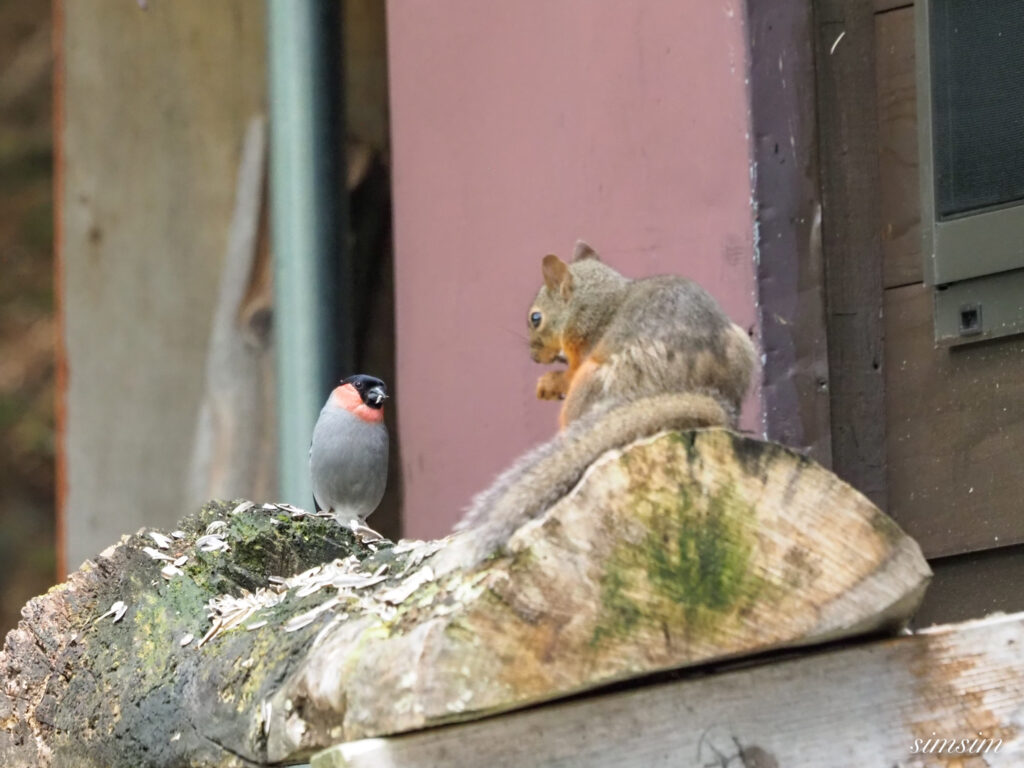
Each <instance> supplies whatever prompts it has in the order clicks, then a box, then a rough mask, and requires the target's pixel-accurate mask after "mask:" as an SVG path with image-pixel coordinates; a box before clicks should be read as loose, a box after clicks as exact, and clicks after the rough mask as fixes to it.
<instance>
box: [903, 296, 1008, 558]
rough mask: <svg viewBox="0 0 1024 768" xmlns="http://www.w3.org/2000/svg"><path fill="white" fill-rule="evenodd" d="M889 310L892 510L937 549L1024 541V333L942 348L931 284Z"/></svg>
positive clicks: (936, 552)
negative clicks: (935, 331) (1023, 505)
mask: <svg viewBox="0 0 1024 768" xmlns="http://www.w3.org/2000/svg"><path fill="white" fill-rule="evenodd" d="M885 316H886V336H885V347H886V357H887V359H888V360H889V365H888V366H887V370H886V387H887V389H888V402H887V408H886V421H887V422H888V423H887V427H886V432H887V438H888V455H889V466H888V482H889V511H890V512H891V514H892V516H893V517H894V518H895V519H896V521H897V522H899V523H900V525H902V526H903V527H904V528H905V529H906V530H907V532H908V533H910V534H911V535H912V536H914V537H915V538H916V539H917V540H918V542H919V543H920V544H921V547H922V549H923V550H924V552H925V554H926V555H927V556H928V557H941V556H943V555H953V554H959V553H961V552H970V551H973V550H980V549H988V548H991V547H1000V546H1007V545H1009V544H1016V543H1020V542H1022V541H1024V515H1021V511H1020V510H1021V507H1020V505H1021V468H1020V466H1021V465H1020V462H1021V452H1022V450H1024V339H1022V338H1020V337H1015V338H1009V339H1001V340H998V341H993V342H988V343H984V344H974V345H968V346H965V347H957V348H955V349H936V348H935V346H934V343H933V341H932V297H931V289H930V288H927V287H926V286H923V285H909V286H905V287H902V288H892V289H889V290H887V291H886V292H885Z"/></svg>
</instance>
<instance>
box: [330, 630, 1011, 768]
mask: <svg viewBox="0 0 1024 768" xmlns="http://www.w3.org/2000/svg"><path fill="white" fill-rule="evenodd" d="M1022 670H1024V614H1017V615H1014V616H1010V617H999V618H993V619H990V620H987V621H982V622H977V623H973V624H968V625H961V626H951V627H944V628H942V629H940V630H935V631H933V632H930V633H926V634H919V635H915V636H912V637H902V638H897V639H894V640H887V641H883V642H876V643H872V644H869V645H865V646H861V647H855V648H846V649H838V650H833V651H830V652H824V653H819V654H816V655H813V656H807V657H804V658H799V659H791V660H786V661H776V662H774V663H768V664H765V665H762V666H758V667H753V668H747V669H740V670H735V671H730V672H724V673H720V674H715V675H710V676H707V677H703V678H698V679H687V680H680V681H676V682H670V683H663V684H660V685H652V686H648V687H645V688H640V689H637V690H631V691H626V692H622V693H612V694H607V695H604V696H600V697H594V698H588V699H583V700H578V701H575V702H570V703H565V704H559V705H554V706H547V707H543V708H540V709H534V710H531V711H528V712H520V713H516V714H513V715H508V716H505V717H500V718H493V719H490V720H484V721H480V722H476V723H470V724H465V725H458V726H452V727H448V728H439V729H434V730H429V731H424V732H421V733H415V734H410V735H407V736H400V737H393V738H386V739H372V740H367V741H361V742H354V743H349V744H342V745H340V746H337V747H334V748H332V749H330V750H328V751H326V752H324V753H321V754H320V755H317V756H315V757H314V758H313V759H312V761H311V764H312V766H313V768H341V766H345V768H371V766H372V768H421V767H422V768H426V766H437V765H459V766H467V767H471V766H486V767H487V768H506V767H507V768H513V766H515V767H518V766H521V765H544V766H561V767H562V768H575V767H576V766H579V767H580V768H582V767H584V766H586V768H623V766H665V767H666V768H668V766H716V767H725V766H741V765H742V766H757V767H758V768H769V767H771V768H775V767H777V766H785V767H786V768H820V767H821V766H829V768H892V766H908V767H909V766H917V767H924V766H954V765H956V766H974V765H978V766H981V765H986V766H989V767H990V768H997V767H1000V766H1007V767H1009V766H1018V765H1020V764H1021V762H1022V761H1024V740H1022V739H1020V738H1019V733H1020V724H1019V711H1020V702H1021V699H1022V698H1024V672H1022ZM936 738H940V739H950V740H954V742H955V746H959V742H960V740H961V739H967V740H968V745H970V744H972V743H973V742H974V740H975V739H976V738H977V739H985V740H989V739H991V740H992V741H986V742H985V743H983V744H979V745H978V746H977V747H976V749H979V750H981V749H984V748H985V747H986V746H987V747H988V750H987V751H986V752H985V753H984V754H983V755H981V756H978V757H975V758H974V759H970V760H969V759H968V758H969V756H970V755H969V753H968V754H965V753H964V752H961V753H959V754H956V753H954V754H953V755H947V754H941V755H939V754H935V753H934V752H929V751H928V750H929V749H932V748H934V747H936V746H937V745H936V744H935V743H934V742H931V743H929V740H932V739H936ZM947 746H948V745H947ZM975 761H976V762H975Z"/></svg>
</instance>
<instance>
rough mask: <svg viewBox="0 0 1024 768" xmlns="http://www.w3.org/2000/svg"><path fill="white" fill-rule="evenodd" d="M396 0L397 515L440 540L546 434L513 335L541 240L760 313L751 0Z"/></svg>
mask: <svg viewBox="0 0 1024 768" xmlns="http://www.w3.org/2000/svg"><path fill="white" fill-rule="evenodd" d="M387 9H388V36H389V38H388V48H389V67H390V79H391V81H390V88H391V108H392V114H391V120H392V142H393V144H392V151H393V159H394V194H395V237H396V281H397V288H396V292H397V295H396V301H397V334H398V349H397V354H398V381H397V382H396V386H395V392H396V406H397V408H398V409H399V410H398V414H399V420H400V429H401V435H400V439H401V448H402V460H403V467H404V481H405V512H404V515H405V530H406V535H412V536H433V535H438V534H441V533H445V532H447V530H448V529H449V528H450V526H451V524H452V523H453V522H454V521H455V520H457V519H458V517H459V516H460V510H461V509H462V508H463V507H464V506H465V504H466V503H467V502H468V500H469V499H470V498H471V496H472V494H473V493H474V492H476V491H478V490H480V489H482V488H484V487H485V486H486V485H487V484H488V483H489V482H490V480H491V478H492V477H493V476H494V474H495V473H496V472H498V471H499V470H500V469H501V468H502V467H503V466H505V465H506V464H507V463H508V462H509V461H510V460H511V459H513V458H514V457H515V456H517V455H518V454H519V453H521V452H522V451H523V450H525V449H526V448H527V447H529V446H530V445H532V444H534V443H536V442H539V441H541V440H543V439H545V438H546V437H547V436H549V435H550V434H552V433H553V432H554V430H555V420H556V415H557V410H558V404H557V403H546V402H540V401H537V400H535V399H534V384H535V380H536V378H537V376H539V375H540V374H541V373H543V372H544V370H545V368H543V367H542V366H539V365H536V364H534V363H532V362H531V361H530V359H529V357H528V355H527V348H526V342H525V340H524V339H525V324H526V311H527V309H528V308H529V304H530V301H531V299H532V298H533V294H534V293H535V291H536V289H537V287H538V285H539V283H540V259H541V257H542V256H543V255H544V254H546V253H550V252H555V253H559V254H561V255H562V256H563V257H565V258H567V257H568V255H569V254H570V252H571V250H572V245H573V242H574V240H575V239H576V238H578V237H582V238H584V239H586V240H588V241H589V242H590V243H591V244H593V245H594V246H595V247H596V248H597V250H598V251H599V252H601V253H602V254H603V256H604V257H605V260H606V261H608V262H610V263H611V264H612V265H614V266H615V267H617V268H618V269H620V270H622V271H623V272H624V273H626V274H627V275H630V276H640V275H649V274H657V273H666V272H673V273H679V274H683V275H686V276H688V277H691V278H693V279H695V280H697V281H698V282H700V283H701V284H702V285H704V286H705V287H706V288H707V289H708V290H709V291H710V292H711V293H712V294H713V295H714V296H716V297H717V298H718V299H719V300H720V301H721V302H722V303H723V304H724V305H725V307H726V309H727V310H728V311H729V313H730V314H731V315H732V317H733V318H734V319H735V320H736V321H737V322H738V323H741V324H742V325H744V327H748V328H749V327H751V326H752V325H754V323H755V298H754V296H755V292H754V263H753V245H752V212H751V208H750V199H751V174H750V164H749V135H748V131H749V116H748V102H747V93H746V85H745V78H746V32H745V27H744V18H743V4H742V0H718V1H717V2H706V1H705V0H699V1H698V0H692V2H685V3H683V2H665V0H616V2H594V0H517V1H516V2H506V3H491V2H480V0H400V2H395V1H392V2H389V3H388V7H387ZM758 402H759V401H758V397H757V395H756V393H755V394H754V395H752V397H751V398H750V399H749V401H748V404H747V408H746V411H745V415H744V424H745V426H747V427H748V428H751V427H753V426H754V425H755V424H757V423H758V422H759V414H758Z"/></svg>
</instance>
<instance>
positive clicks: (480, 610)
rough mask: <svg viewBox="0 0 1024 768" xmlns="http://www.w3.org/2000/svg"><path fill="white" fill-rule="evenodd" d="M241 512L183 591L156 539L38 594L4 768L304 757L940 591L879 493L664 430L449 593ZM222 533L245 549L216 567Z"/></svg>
mask: <svg viewBox="0 0 1024 768" xmlns="http://www.w3.org/2000/svg"><path fill="white" fill-rule="evenodd" d="M230 510H231V506H230V505H224V504H211V505H209V506H208V507H207V508H205V509H204V510H203V511H202V512H201V513H200V514H198V515H197V516H194V517H192V518H191V519H190V520H188V521H187V522H186V524H185V525H183V531H184V532H185V534H186V535H185V538H183V539H180V540H179V539H175V540H173V541H172V543H171V544H170V546H169V548H168V549H167V550H161V551H165V552H167V553H169V556H172V557H173V556H177V555H178V554H179V552H181V553H185V554H188V555H189V557H190V560H189V561H188V562H186V563H184V564H183V565H182V566H181V569H182V570H183V571H184V572H183V573H181V574H177V575H172V576H171V577H170V578H168V579H165V578H163V577H162V576H161V573H160V570H161V567H166V565H167V564H166V563H164V562H163V561H155V560H152V559H150V554H152V553H150V554H147V553H146V552H145V551H144V550H143V547H144V546H150V547H155V546H156V543H155V542H154V541H153V540H152V539H151V538H150V537H147V536H145V535H141V534H140V535H136V536H132V537H127V538H125V539H123V540H122V543H121V544H119V545H118V546H116V547H113V548H111V549H110V550H108V551H107V552H106V553H104V555H102V556H100V557H99V558H97V560H96V563H95V564H94V565H91V566H89V567H87V568H85V569H83V570H82V571H80V572H78V573H76V574H75V575H74V576H73V577H72V578H71V579H70V580H69V582H67V583H66V584H64V585H62V586H60V587H58V588H55V589H54V590H51V592H50V593H49V594H48V595H45V596H43V597H40V598H36V599H35V600H33V601H32V602H30V603H29V605H28V606H27V607H26V609H25V619H24V621H22V623H21V624H20V625H19V628H18V629H16V630H14V631H13V632H12V633H11V634H10V635H8V638H7V642H6V645H5V648H4V651H3V653H2V654H0V669H2V670H3V672H4V674H5V675H6V681H5V696H3V697H0V724H2V726H3V729H2V731H0V758H2V762H3V764H4V765H5V766H48V765H59V766H62V768H63V767H65V766H66V767H69V768H76V767H77V766H83V767H85V766H88V767H89V768H93V767H94V766H136V765H147V766H168V767H172V766H186V765H189V766H196V765H201V766H246V765H265V764H275V763H283V762H287V761H294V760H297V759H299V758H302V757H304V756H307V755H309V754H311V753H313V752H315V751H316V750H318V749H322V748H324V747H326V746H329V745H331V744H335V743H338V742H341V741H347V740H352V739H358V738H364V737H368V736H376V735H385V734H394V733H400V732H403V731H408V730H412V729H417V728H422V727H425V726H430V725H434V724H438V723H444V722H452V721H457V720H466V719H472V718H476V717H480V716H482V715H485V714H490V713H494V712H499V711H503V710H508V709H513V708H517V707H521V706H524V705H527V704H530V703H534V702H538V701H543V700H548V699H552V698H557V697H561V696H565V695H568V694H571V693H574V692H578V691H582V690H586V689H590V688H594V687H597V686H601V685H605V684H608V683H610V682H613V681H617V680H623V679H627V678H631V677H636V676H640V675H646V674H649V673H652V672H657V671H661V670H666V669H672V668H679V667H685V666H691V665H695V664H701V663H707V662H709V661H714V660H720V659H726V658H735V657H737V656H742V655H749V654H754V653H759V652H762V651H766V650H769V649H774V648H780V647H793V646H799V645H807V644H811V643H817V642H821V641H824V640H829V639H834V638H838V637H844V636H849V635H852V634H856V633H861V632H867V631H872V630H877V629H885V628H892V627H895V626H898V625H899V624H901V623H902V622H904V621H906V620H907V619H908V618H909V617H910V615H911V614H912V612H913V610H914V608H915V607H916V605H917V603H918V601H919V600H920V597H921V595H922V593H923V590H924V588H925V586H926V584H927V580H928V578H929V571H928V567H927V565H926V564H925V562H924V560H923V558H922V557H921V553H920V550H919V549H918V547H917V545H916V544H915V543H914V542H913V541H912V540H911V539H909V538H908V537H907V536H905V535H904V534H903V533H902V532H901V531H900V530H899V529H898V528H897V527H896V525H895V524H894V523H893V522H892V521H891V520H890V519H889V518H888V517H886V516H885V515H884V514H882V513H881V512H880V511H879V510H878V509H877V508H875V507H874V506H873V505H872V504H871V503H870V502H869V501H867V500H866V499H865V498H864V497H863V496H861V495H860V494H859V493H857V492H856V491H854V490H853V489H852V488H850V487H849V486H847V485H846V484H845V483H843V482H842V481H840V480H839V479H838V478H836V477H835V476H834V475H832V474H831V473H830V472H828V471H827V470H824V469H822V468H821V467H819V466H817V465H816V464H814V463H813V462H811V461H809V460H807V459H805V458H803V457H800V456H798V455H796V454H794V453H792V452H790V451H788V450H786V449H784V448H781V447H779V446H776V445H772V444H768V443H762V442H759V441H756V440H751V439H747V438H744V437H741V436H739V435H736V434H733V433H731V432H728V431H725V430H706V431H697V432H688V433H664V434H661V435H658V436H655V437H654V438H651V439H648V440H645V441H641V442H639V443H636V444H634V445H632V446H630V447H628V448H627V449H626V450H624V451H622V452H612V453H610V454H608V455H606V456H605V457H603V458H602V459H601V460H599V461H598V462H597V463H595V465H594V466H593V467H591V469H590V470H589V471H588V473H587V475H586V476H585V477H584V479H583V480H582V481H581V482H580V484H579V485H578V486H577V487H576V489H574V490H573V492H571V493H570V494H569V495H568V496H566V497H565V498H564V499H562V500H561V501H560V502H559V503H557V504H556V505H554V506H553V507H552V508H551V509H550V510H548V511H547V513H545V514H544V515H543V516H542V517H541V518H540V519H538V520H536V521H533V522H531V523H529V524H527V525H525V526H523V527H522V528H521V529H520V530H518V531H517V532H516V533H515V534H514V536H513V538H512V539H511V541H510V542H509V544H508V546H507V548H506V549H505V550H504V551H502V552H498V553H495V556H494V557H493V558H491V559H490V560H488V561H487V562H485V563H484V564H483V565H482V566H480V567H478V568H475V569H469V570H457V571H454V572H450V573H447V574H446V575H444V576H442V577H437V578H435V577H434V574H433V570H432V568H431V565H430V563H431V557H432V556H433V554H432V553H433V552H435V551H436V550H437V549H438V548H439V547H441V546H443V545H444V542H443V541H442V542H418V543H415V542H413V543H402V544H400V545H398V546H394V545H391V544H390V543H389V542H383V543H381V544H380V545H379V546H378V549H377V551H372V549H373V547H372V546H370V547H368V546H365V545H362V544H360V543H359V542H356V541H354V540H353V539H352V537H351V536H350V535H349V534H348V532H347V531H344V530H342V529H340V528H339V527H338V526H337V525H336V524H335V523H334V522H333V521H332V520H330V519H323V518H317V517H312V516H308V515H304V516H299V517H298V518H295V517H293V516H292V514H291V513H290V511H289V510H287V509H285V510H280V509H270V510H267V509H264V508H262V507H254V508H252V509H249V510H246V511H242V512H239V513H237V514H233V515H232V514H229V511H230ZM216 520H223V521H224V522H225V525H223V526H219V527H218V526H216V525H215V526H214V528H215V529H216V530H215V531H214V533H215V534H216V535H217V536H219V537H220V538H221V539H223V540H224V541H225V542H227V544H228V546H229V547H230V550H229V551H227V552H219V551H211V552H202V551H198V550H197V547H196V543H197V538H198V537H199V536H200V535H201V534H202V533H204V532H205V531H206V528H207V527H208V526H209V525H210V524H211V523H214V521H216ZM204 541H205V543H206V544H207V545H208V546H209V545H211V540H210V539H206V540H204ZM213 542H214V545H215V540H213ZM350 554H354V555H355V559H353V560H351V561H347V562H344V563H340V564H339V563H335V564H334V565H332V566H329V567H325V568H323V569H321V570H320V571H319V572H316V573H311V574H306V575H305V576H303V577H302V578H300V579H295V580H293V581H291V582H289V584H287V585H281V586H280V587H279V589H283V588H284V587H285V586H287V587H288V589H287V590H286V591H285V592H284V593H283V596H282V595H281V594H278V593H274V592H267V591H262V592H259V593H258V594H257V595H255V596H253V597H250V598H246V599H244V600H235V601H234V602H232V598H224V599H222V600H221V601H220V602H219V603H217V604H218V605H220V607H221V608H222V609H224V610H226V611H227V614H226V618H227V619H228V621H229V622H230V621H231V620H233V619H232V614H231V610H232V606H234V610H235V611H236V613H235V614H234V620H237V619H238V617H239V616H244V620H241V621H239V623H238V624H237V625H235V626H233V627H229V628H222V631H220V632H218V633H217V634H216V635H215V636H213V637H212V638H211V639H209V641H208V642H206V643H205V644H203V645H202V647H199V642H200V639H201V638H203V636H204V633H207V631H208V630H209V629H210V626H211V625H210V622H209V620H208V619H207V617H206V606H207V602H208V601H209V600H210V598H214V597H216V596H217V595H219V594H221V593H231V594H233V595H236V596H237V595H238V594H239V590H240V589H243V588H244V589H247V590H251V591H252V590H257V588H261V587H266V586H268V583H269V577H270V576H287V575H289V574H294V573H296V572H298V571H302V570H303V569H304V568H308V567H312V566H314V565H316V564H317V563H323V562H325V561H330V560H332V559H333V558H346V557H348V556H349V555H350ZM172 573H173V571H172ZM318 585H319V587H320V588H319V589H317V586H318ZM303 587H305V588H303ZM117 600H121V601H123V602H124V603H125V604H126V606H127V611H126V613H125V614H124V616H123V618H122V619H121V620H120V621H118V622H117V623H115V622H114V621H113V619H114V618H115V617H114V616H111V615H107V616H104V615H103V614H104V612H106V611H107V610H108V609H109V608H110V607H111V604H112V603H114V602H115V601H117ZM261 604H262V605H265V607H263V608H261V609H260V610H258V611H250V610H249V609H248V608H247V607H246V606H249V607H255V606H257V605H261ZM264 622H265V623H264ZM286 630H293V631H286ZM187 634H192V635H194V637H195V639H194V640H192V641H191V642H190V643H187V644H184V645H183V644H182V642H183V638H184V637H185V636H186V635H187Z"/></svg>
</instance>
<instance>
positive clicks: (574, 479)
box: [442, 393, 734, 570]
mask: <svg viewBox="0 0 1024 768" xmlns="http://www.w3.org/2000/svg"><path fill="white" fill-rule="evenodd" d="M733 417H734V414H732V413H731V412H730V411H729V410H728V409H727V408H726V407H725V406H723V405H722V403H721V402H720V401H719V400H718V399H716V398H715V397H712V396H711V395H706V394H699V393H675V394H665V395H655V396H652V397H643V398H640V399H637V400H633V401H629V402H626V403H623V404H619V405H615V404H612V405H611V406H610V407H606V408H602V409H600V410H597V411H594V412H592V413H588V414H587V415H585V416H583V417H582V418H580V419H578V420H577V421H574V422H572V424H570V425H569V427H568V428H566V429H565V431H563V432H560V433H559V434H558V435H556V436H555V437H554V438H552V439H551V440H549V441H548V442H546V443H543V444H541V445H539V446H537V447H536V448H534V449H533V450H531V451H529V452H528V453H526V454H525V455H523V456H522V457H520V458H519V459H518V460H517V461H516V463H515V464H513V465H512V466H511V467H510V468H509V469H507V470H506V471H505V472H503V473H502V474H501V475H499V476H498V479H497V480H495V482H494V483H493V484H492V485H491V487H490V488H488V489H487V490H485V491H483V492H482V493H480V494H479V495H478V496H477V497H476V498H475V499H473V502H472V504H471V505H470V508H469V511H468V512H467V513H466V515H465V517H464V518H463V519H462V520H461V521H460V522H459V523H458V525H456V527H455V530H457V531H462V532H463V533H462V535H460V536H458V537H456V538H455V539H454V540H453V541H452V546H451V547H450V549H451V551H450V552H448V553H446V554H447V557H444V558H442V560H443V562H445V563H446V564H447V565H450V566H451V567H467V566H472V565H475V564H476V563H479V562H480V561H482V560H483V559H485V558H486V557H488V556H489V555H491V554H492V553H494V552H496V551H498V550H500V549H501V548H502V547H503V546H504V544H505V543H506V542H507V541H508V539H509V538H510V537H511V536H512V534H513V533H514V532H515V531H516V530H517V529H518V528H519V527H521V526H522V525H523V524H525V523H527V522H529V521H530V520H534V519H536V518H537V517H540V515H541V514H543V513H544V511H545V510H547V509H548V507H550V506H551V505H552V504H554V503H555V502H556V501H558V500H559V499H560V498H562V497H563V496H565V495H566V494H567V493H568V492H569V491H570V490H572V489H573V487H574V486H575V485H576V483H578V482H579V480H580V478H581V477H582V476H583V473H584V472H585V471H586V469H587V467H589V466H590V465H591V464H592V463H593V462H594V461H595V460H596V459H597V458H598V457H600V456H601V455H602V454H604V453H606V452H607V451H610V450H612V449H614V448H619V447H622V446H625V445H628V444H629V443H631V442H633V441H634V440H638V439H640V438H643V437H648V436H650V435H653V434H656V433H657V432H660V431H662V430H669V429H697V428H700V427H715V426H725V425H728V424H731V423H732V421H733ZM456 561H457V562H456ZM444 570H447V568H445V569H444Z"/></svg>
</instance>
